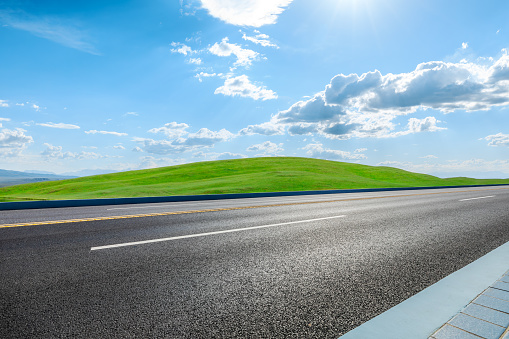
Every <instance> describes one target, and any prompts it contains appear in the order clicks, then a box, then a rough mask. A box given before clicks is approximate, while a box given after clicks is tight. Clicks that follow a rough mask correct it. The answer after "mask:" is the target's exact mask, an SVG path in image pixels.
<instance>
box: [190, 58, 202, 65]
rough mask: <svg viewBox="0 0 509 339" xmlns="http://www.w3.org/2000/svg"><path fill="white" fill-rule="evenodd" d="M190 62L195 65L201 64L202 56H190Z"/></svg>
mask: <svg viewBox="0 0 509 339" xmlns="http://www.w3.org/2000/svg"><path fill="white" fill-rule="evenodd" d="M187 63H188V64H194V65H201V59H200V58H189V60H187Z"/></svg>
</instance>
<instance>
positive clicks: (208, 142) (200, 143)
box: [174, 128, 234, 147]
mask: <svg viewBox="0 0 509 339" xmlns="http://www.w3.org/2000/svg"><path fill="white" fill-rule="evenodd" d="M233 137H234V134H232V133H231V132H229V131H227V130H226V129H224V128H223V129H221V130H220V131H217V132H216V131H211V130H209V129H208V128H201V129H200V130H199V131H198V132H196V133H189V134H188V135H186V137H184V138H178V139H176V140H175V141H174V143H175V144H176V145H183V146H187V147H210V146H213V145H214V144H216V143H218V142H221V141H227V140H230V139H231V138H233Z"/></svg>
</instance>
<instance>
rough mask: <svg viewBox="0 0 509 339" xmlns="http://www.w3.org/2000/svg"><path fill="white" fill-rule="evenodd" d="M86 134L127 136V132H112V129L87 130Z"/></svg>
mask: <svg viewBox="0 0 509 339" xmlns="http://www.w3.org/2000/svg"><path fill="white" fill-rule="evenodd" d="M85 133H86V134H105V135H108V134H109V135H115V136H117V137H122V136H126V135H127V133H120V132H110V131H97V130H95V129H93V130H90V131H85Z"/></svg>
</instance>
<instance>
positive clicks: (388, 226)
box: [0, 187, 509, 338]
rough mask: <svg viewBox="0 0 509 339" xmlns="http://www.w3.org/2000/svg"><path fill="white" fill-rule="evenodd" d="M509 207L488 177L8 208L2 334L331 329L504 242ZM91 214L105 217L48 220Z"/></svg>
mask: <svg viewBox="0 0 509 339" xmlns="http://www.w3.org/2000/svg"><path fill="white" fill-rule="evenodd" d="M465 199H468V200H465ZM261 206H265V207H261ZM508 206H509V188H505V187H504V188H501V187H491V188H490V187H488V188H464V189H441V190H424V191H400V192H377V193H362V194H360V193H355V194H341V195H319V196H304V197H284V198H264V199H242V200H225V201H202V202H196V203H191V202H186V203H162V204H151V205H125V206H111V207H108V206H101V207H95V208H93V207H81V208H65V209H52V210H25V211H3V212H0V273H1V275H0V327H1V328H0V337H1V338H57V337H59V338H63V337H73V338H109V337H112V338H115V337H118V338H145V337H153V338H159V337H168V338H287V337H292V338H337V337H339V336H340V335H341V334H343V333H345V332H347V331H349V330H351V329H353V328H355V327H357V326H359V325H360V324H362V323H363V322H365V321H367V320H369V319H371V318H373V317H375V316H376V315H378V314H380V313H382V312H384V311H385V310H387V309H389V308H391V307H392V306H394V305H397V304H398V303H400V302H401V301H403V300H405V299H407V298H408V297H410V296H412V295H414V294H416V293H418V292H419V291H421V290H422V289H424V288H426V287H428V286H430V285H431V284H433V283H435V282H437V281H438V280H440V279H442V278H443V277H445V276H447V275H449V274H450V273H452V272H454V271H456V270H458V269H460V268H462V267H464V266H465V265H467V264H469V263H470V262H472V261H474V260H476V259H478V258H479V257H481V256H482V255H484V254H486V253H488V252H490V251H491V250H493V249H495V248H496V247H498V246H500V245H502V244H504V243H505V242H507V241H509V208H508ZM210 209H216V211H208V212H207V211H206V210H210ZM217 209H224V210H217ZM185 211H194V212H192V213H181V212H185ZM170 212H176V213H175V214H168V213H170ZM151 213H165V214H166V215H159V216H145V217H141V216H139V215H140V214H145V215H147V214H151ZM125 215H131V216H132V215H138V216H137V217H128V218H123V219H121V218H120V217H121V216H125ZM91 217H95V218H98V219H101V218H104V217H113V218H112V219H108V220H95V221H81V222H72V223H59V224H55V223H53V222H52V221H58V220H69V219H81V218H91ZM26 222H45V224H40V225H32V226H20V227H4V226H5V225H6V224H20V223H26ZM260 226H263V227H260ZM189 235H193V237H186V236H189ZM197 235H198V236H197ZM155 239H164V241H158V242H149V243H141V244H132V243H133V242H145V241H147V240H155ZM109 245H117V246H121V247H106V248H105V247H101V246H109Z"/></svg>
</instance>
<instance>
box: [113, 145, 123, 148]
mask: <svg viewBox="0 0 509 339" xmlns="http://www.w3.org/2000/svg"><path fill="white" fill-rule="evenodd" d="M113 148H114V149H125V147H124V146H122V145H115V146H113Z"/></svg>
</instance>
